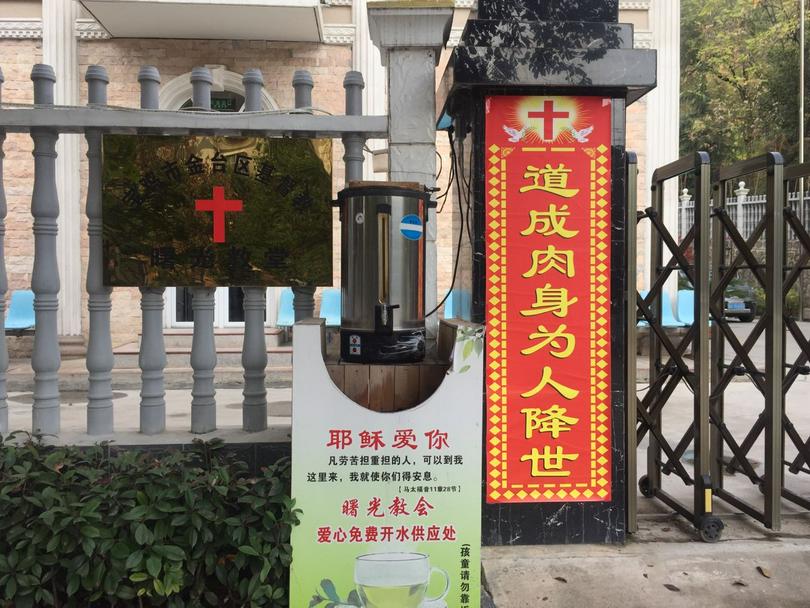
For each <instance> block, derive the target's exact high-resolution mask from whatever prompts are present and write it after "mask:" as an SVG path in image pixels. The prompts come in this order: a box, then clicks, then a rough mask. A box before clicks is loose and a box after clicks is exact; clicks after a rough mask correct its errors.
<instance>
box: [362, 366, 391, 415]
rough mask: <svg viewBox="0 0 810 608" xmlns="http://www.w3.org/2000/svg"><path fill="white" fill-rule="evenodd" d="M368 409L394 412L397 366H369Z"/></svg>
mask: <svg viewBox="0 0 810 608" xmlns="http://www.w3.org/2000/svg"><path fill="white" fill-rule="evenodd" d="M368 367H369V380H368V409H370V410H373V411H375V412H393V411H394V373H395V370H396V368H397V366H392V365H369V366H368Z"/></svg>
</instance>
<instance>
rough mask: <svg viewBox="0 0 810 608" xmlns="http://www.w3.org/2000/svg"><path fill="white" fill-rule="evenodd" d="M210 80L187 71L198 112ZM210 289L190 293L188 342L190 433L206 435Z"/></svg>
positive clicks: (211, 408) (209, 421)
mask: <svg viewBox="0 0 810 608" xmlns="http://www.w3.org/2000/svg"><path fill="white" fill-rule="evenodd" d="M213 83H214V79H213V77H212V76H211V70H209V69H208V68H194V69H193V70H192V71H191V88H192V93H191V102H192V105H193V106H194V108H196V109H198V110H210V109H211V85H213ZM215 292H216V290H215V289H214V288H212V287H194V288H192V290H191V298H192V300H191V308H192V310H193V311H194V336H193V337H192V340H191V367H192V369H193V370H194V372H193V374H192V376H193V378H194V386H193V388H192V389H191V432H192V433H209V432H211V431H213V430H215V429H216V428H217V402H216V398H215V395H216V390H215V389H214V368H215V367H216V365H217V349H216V343H215V342H214V293H215Z"/></svg>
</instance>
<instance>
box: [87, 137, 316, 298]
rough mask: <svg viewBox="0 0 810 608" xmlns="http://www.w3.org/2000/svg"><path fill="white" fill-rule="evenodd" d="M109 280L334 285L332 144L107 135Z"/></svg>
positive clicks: (136, 283)
mask: <svg viewBox="0 0 810 608" xmlns="http://www.w3.org/2000/svg"><path fill="white" fill-rule="evenodd" d="M102 196H103V221H104V232H103V236H104V256H105V259H104V270H105V282H106V284H107V285H110V286H113V287H168V286H182V287H192V286H206V287H214V286H228V285H230V286H239V285H241V286H249V285H250V286H285V285H331V284H332V210H331V200H332V142H331V140H307V139H269V138H268V139H264V138H236V137H193V136H171V137H167V136H159V135H158V136H143V135H105V136H104V141H103V195H102Z"/></svg>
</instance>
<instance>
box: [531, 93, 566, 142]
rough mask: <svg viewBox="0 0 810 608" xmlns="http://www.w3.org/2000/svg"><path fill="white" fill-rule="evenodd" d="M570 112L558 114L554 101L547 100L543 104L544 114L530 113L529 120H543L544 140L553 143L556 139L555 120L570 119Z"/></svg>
mask: <svg viewBox="0 0 810 608" xmlns="http://www.w3.org/2000/svg"><path fill="white" fill-rule="evenodd" d="M569 116H570V114H569V113H568V112H556V111H555V110H554V101H553V100H551V99H547V100H545V101H544V102H543V111H542V112H529V118H542V119H543V139H544V140H546V141H552V140H553V139H554V119H555V118H568V117H569Z"/></svg>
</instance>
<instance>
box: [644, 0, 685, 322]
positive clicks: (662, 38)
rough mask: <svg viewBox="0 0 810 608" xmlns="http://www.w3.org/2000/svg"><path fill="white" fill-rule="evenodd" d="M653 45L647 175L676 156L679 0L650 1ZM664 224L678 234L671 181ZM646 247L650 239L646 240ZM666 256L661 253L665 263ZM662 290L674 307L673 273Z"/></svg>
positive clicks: (647, 272) (647, 273)
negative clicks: (655, 62) (654, 81)
mask: <svg viewBox="0 0 810 608" xmlns="http://www.w3.org/2000/svg"><path fill="white" fill-rule="evenodd" d="M649 23H650V30H651V31H652V47H653V48H654V49H656V50H657V51H658V85H657V86H656V88H655V89H654V90H653V91H651V92H650V93H649V94H648V95H647V171H646V173H647V175H648V176H652V174H653V171H655V169H656V168H657V167H660V166H662V165H665V164H667V163H669V162H672V161H673V160H677V159H678V156H679V136H678V129H679V126H680V97H681V84H680V73H681V3H680V2H672V0H652V2H651V3H650V12H649ZM664 192H665V197H664V218H663V219H664V224H665V225H666V227H667V228H668V229H669V231H670V232H671V233H672V234H677V233H678V185H677V183H675V182H674V181H673V183H672V184H671V185H668V187H667V188H666V189H665V191H664ZM645 247H646V248H647V249H649V240H648V241H647V242H646V243H645ZM668 259H669V256H668V255H667V254H666V252H665V254H664V263H666V261H667V260H668ZM650 272H651V268H650V263H649V254H647V255H646V256H645V264H644V282H645V286H647V287H648V286H649V285H650ZM664 289H665V290H666V291H667V292H669V295H670V301H671V302H672V304H673V306H676V303H675V300H676V297H677V291H678V280H677V276H676V275H675V274H673V275H672V277H671V278H670V280H669V281H667V283H666V285H665V287H664Z"/></svg>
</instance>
